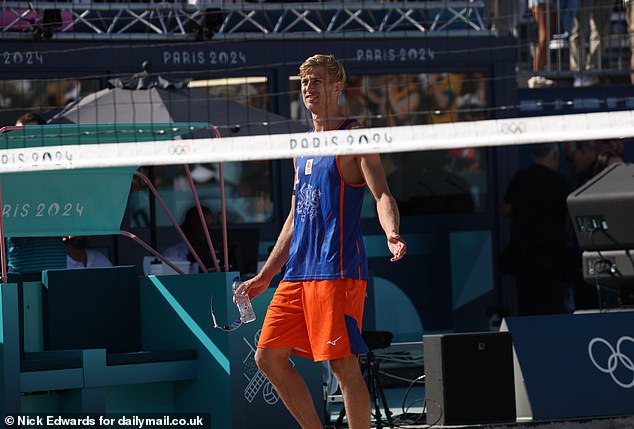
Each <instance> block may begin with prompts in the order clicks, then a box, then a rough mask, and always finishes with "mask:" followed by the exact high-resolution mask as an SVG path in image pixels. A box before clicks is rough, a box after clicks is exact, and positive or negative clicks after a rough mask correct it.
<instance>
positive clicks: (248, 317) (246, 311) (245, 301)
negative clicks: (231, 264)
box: [231, 276, 255, 323]
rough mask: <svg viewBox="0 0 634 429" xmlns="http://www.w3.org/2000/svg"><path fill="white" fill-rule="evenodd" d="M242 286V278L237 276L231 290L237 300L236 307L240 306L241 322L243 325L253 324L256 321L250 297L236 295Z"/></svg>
mask: <svg viewBox="0 0 634 429" xmlns="http://www.w3.org/2000/svg"><path fill="white" fill-rule="evenodd" d="M241 284H242V282H241V281H240V277H238V276H235V277H234V278H233V284H232V285H231V289H232V291H233V296H234V298H235V300H236V305H237V306H238V311H239V312H240V320H242V323H249V322H253V321H254V320H255V312H254V311H253V307H252V306H251V300H250V299H249V295H248V294H245V295H236V290H237V289H238V288H239V287H240V285H241Z"/></svg>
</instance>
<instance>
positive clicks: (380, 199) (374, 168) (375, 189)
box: [359, 154, 407, 262]
mask: <svg viewBox="0 0 634 429" xmlns="http://www.w3.org/2000/svg"><path fill="white" fill-rule="evenodd" d="M359 167H360V168H361V173H362V174H363V178H364V179H365V182H366V184H367V185H368V189H369V190H370V193H371V194H372V196H373V197H374V200H375V201H376V211H377V215H378V217H379V223H380V224H381V227H382V228H383V231H385V236H386V238H387V246H388V248H389V249H390V252H392V255H393V256H392V258H391V259H390V261H392V262H394V261H398V260H399V259H401V258H403V257H404V256H405V252H406V250H407V245H406V244H405V241H404V240H403V239H402V238H401V235H400V232H399V227H400V215H399V212H398V206H397V204H396V200H395V199H394V197H393V196H392V193H391V192H390V189H389V187H388V185H387V180H386V179H385V172H384V171H383V164H382V163H381V157H380V155H378V154H369V155H363V156H361V157H360V159H359Z"/></svg>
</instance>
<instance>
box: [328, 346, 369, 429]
mask: <svg viewBox="0 0 634 429" xmlns="http://www.w3.org/2000/svg"><path fill="white" fill-rule="evenodd" d="M330 367H331V368H332V372H333V374H334V375H335V377H336V378H337V381H338V382H339V387H340V388H341V394H342V396H343V405H344V406H345V407H346V416H347V417H348V427H349V428H350V429H368V428H369V427H370V414H371V412H372V411H371V407H370V394H369V393H368V387H367V385H366V384H365V380H364V379H363V375H362V374H361V368H360V366H359V359H358V358H357V357H356V356H352V355H351V356H347V357H345V358H341V359H334V360H331V361H330Z"/></svg>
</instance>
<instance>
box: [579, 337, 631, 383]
mask: <svg viewBox="0 0 634 429" xmlns="http://www.w3.org/2000/svg"><path fill="white" fill-rule="evenodd" d="M626 341H629V342H630V343H632V344H633V345H634V338H632V337H628V336H623V337H621V338H619V340H618V341H617V342H616V348H615V347H613V346H612V344H610V343H609V342H608V341H607V340H605V339H603V338H599V337H597V338H593V339H592V340H590V343H588V354H589V355H590V360H591V361H592V363H593V364H594V366H595V367H596V368H597V369H598V370H599V371H601V372H604V373H606V374H610V377H612V380H614V382H615V383H616V384H617V385H619V386H621V387H622V388H624V389H629V388H630V387H632V386H634V361H633V360H632V358H631V357H629V356H627V355H626V354H624V353H623V352H622V351H621V346H622V345H623V343H624V342H626ZM597 344H603V345H605V347H607V349H608V351H609V353H610V354H609V356H608V357H607V359H606V360H605V361H603V359H602V361H601V362H597V358H596V356H595V350H596V347H595V345H597ZM621 367H624V368H625V371H619V374H618V376H617V374H616V373H617V370H618V369H619V368H621ZM627 372H631V373H632V375H631V378H632V379H631V380H629V379H628V380H625V381H623V380H621V379H620V378H619V377H621V378H622V377H623V375H624V373H627Z"/></svg>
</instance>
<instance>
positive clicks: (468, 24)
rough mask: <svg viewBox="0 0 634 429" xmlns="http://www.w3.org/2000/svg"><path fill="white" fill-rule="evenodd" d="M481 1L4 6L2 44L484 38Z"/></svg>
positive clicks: (0, 30) (39, 3) (0, 14)
mask: <svg viewBox="0 0 634 429" xmlns="http://www.w3.org/2000/svg"><path fill="white" fill-rule="evenodd" d="M482 10H483V1H482V0H460V1H458V0H456V1H448V0H425V1H418V2H417V1H392V2H381V1H377V0H365V1H356V2H350V1H345V2H344V1H323V2H296V3H292V2H291V3H268V2H264V3H259V2H230V1H222V0H216V1H196V0H189V1H187V2H166V1H162V2H136V3H102V2H96V1H86V0H76V1H71V2H62V1H32V2H24V1H3V2H2V3H0V39H29V38H33V37H35V38H36V39H40V40H42V39H44V40H48V39H53V40H68V39H72V40H104V41H105V40H152V39H160V40H196V39H198V40H200V39H209V38H212V37H213V38H214V39H244V38H253V39H258V40H262V39H269V38H273V39H275V38H285V39H288V38H310V37H321V38H342V37H349V36H353V37H357V36H359V35H362V36H363V37H386V36H390V35H392V36H398V37H403V36H421V35H423V34H424V35H441V34H442V35H444V36H447V35H464V34H465V33H466V32H468V33H469V34H470V35H472V34H482V35H484V34H490V32H489V31H488V30H487V29H486V27H485V25H484V21H483V18H482V15H483V13H482Z"/></svg>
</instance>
